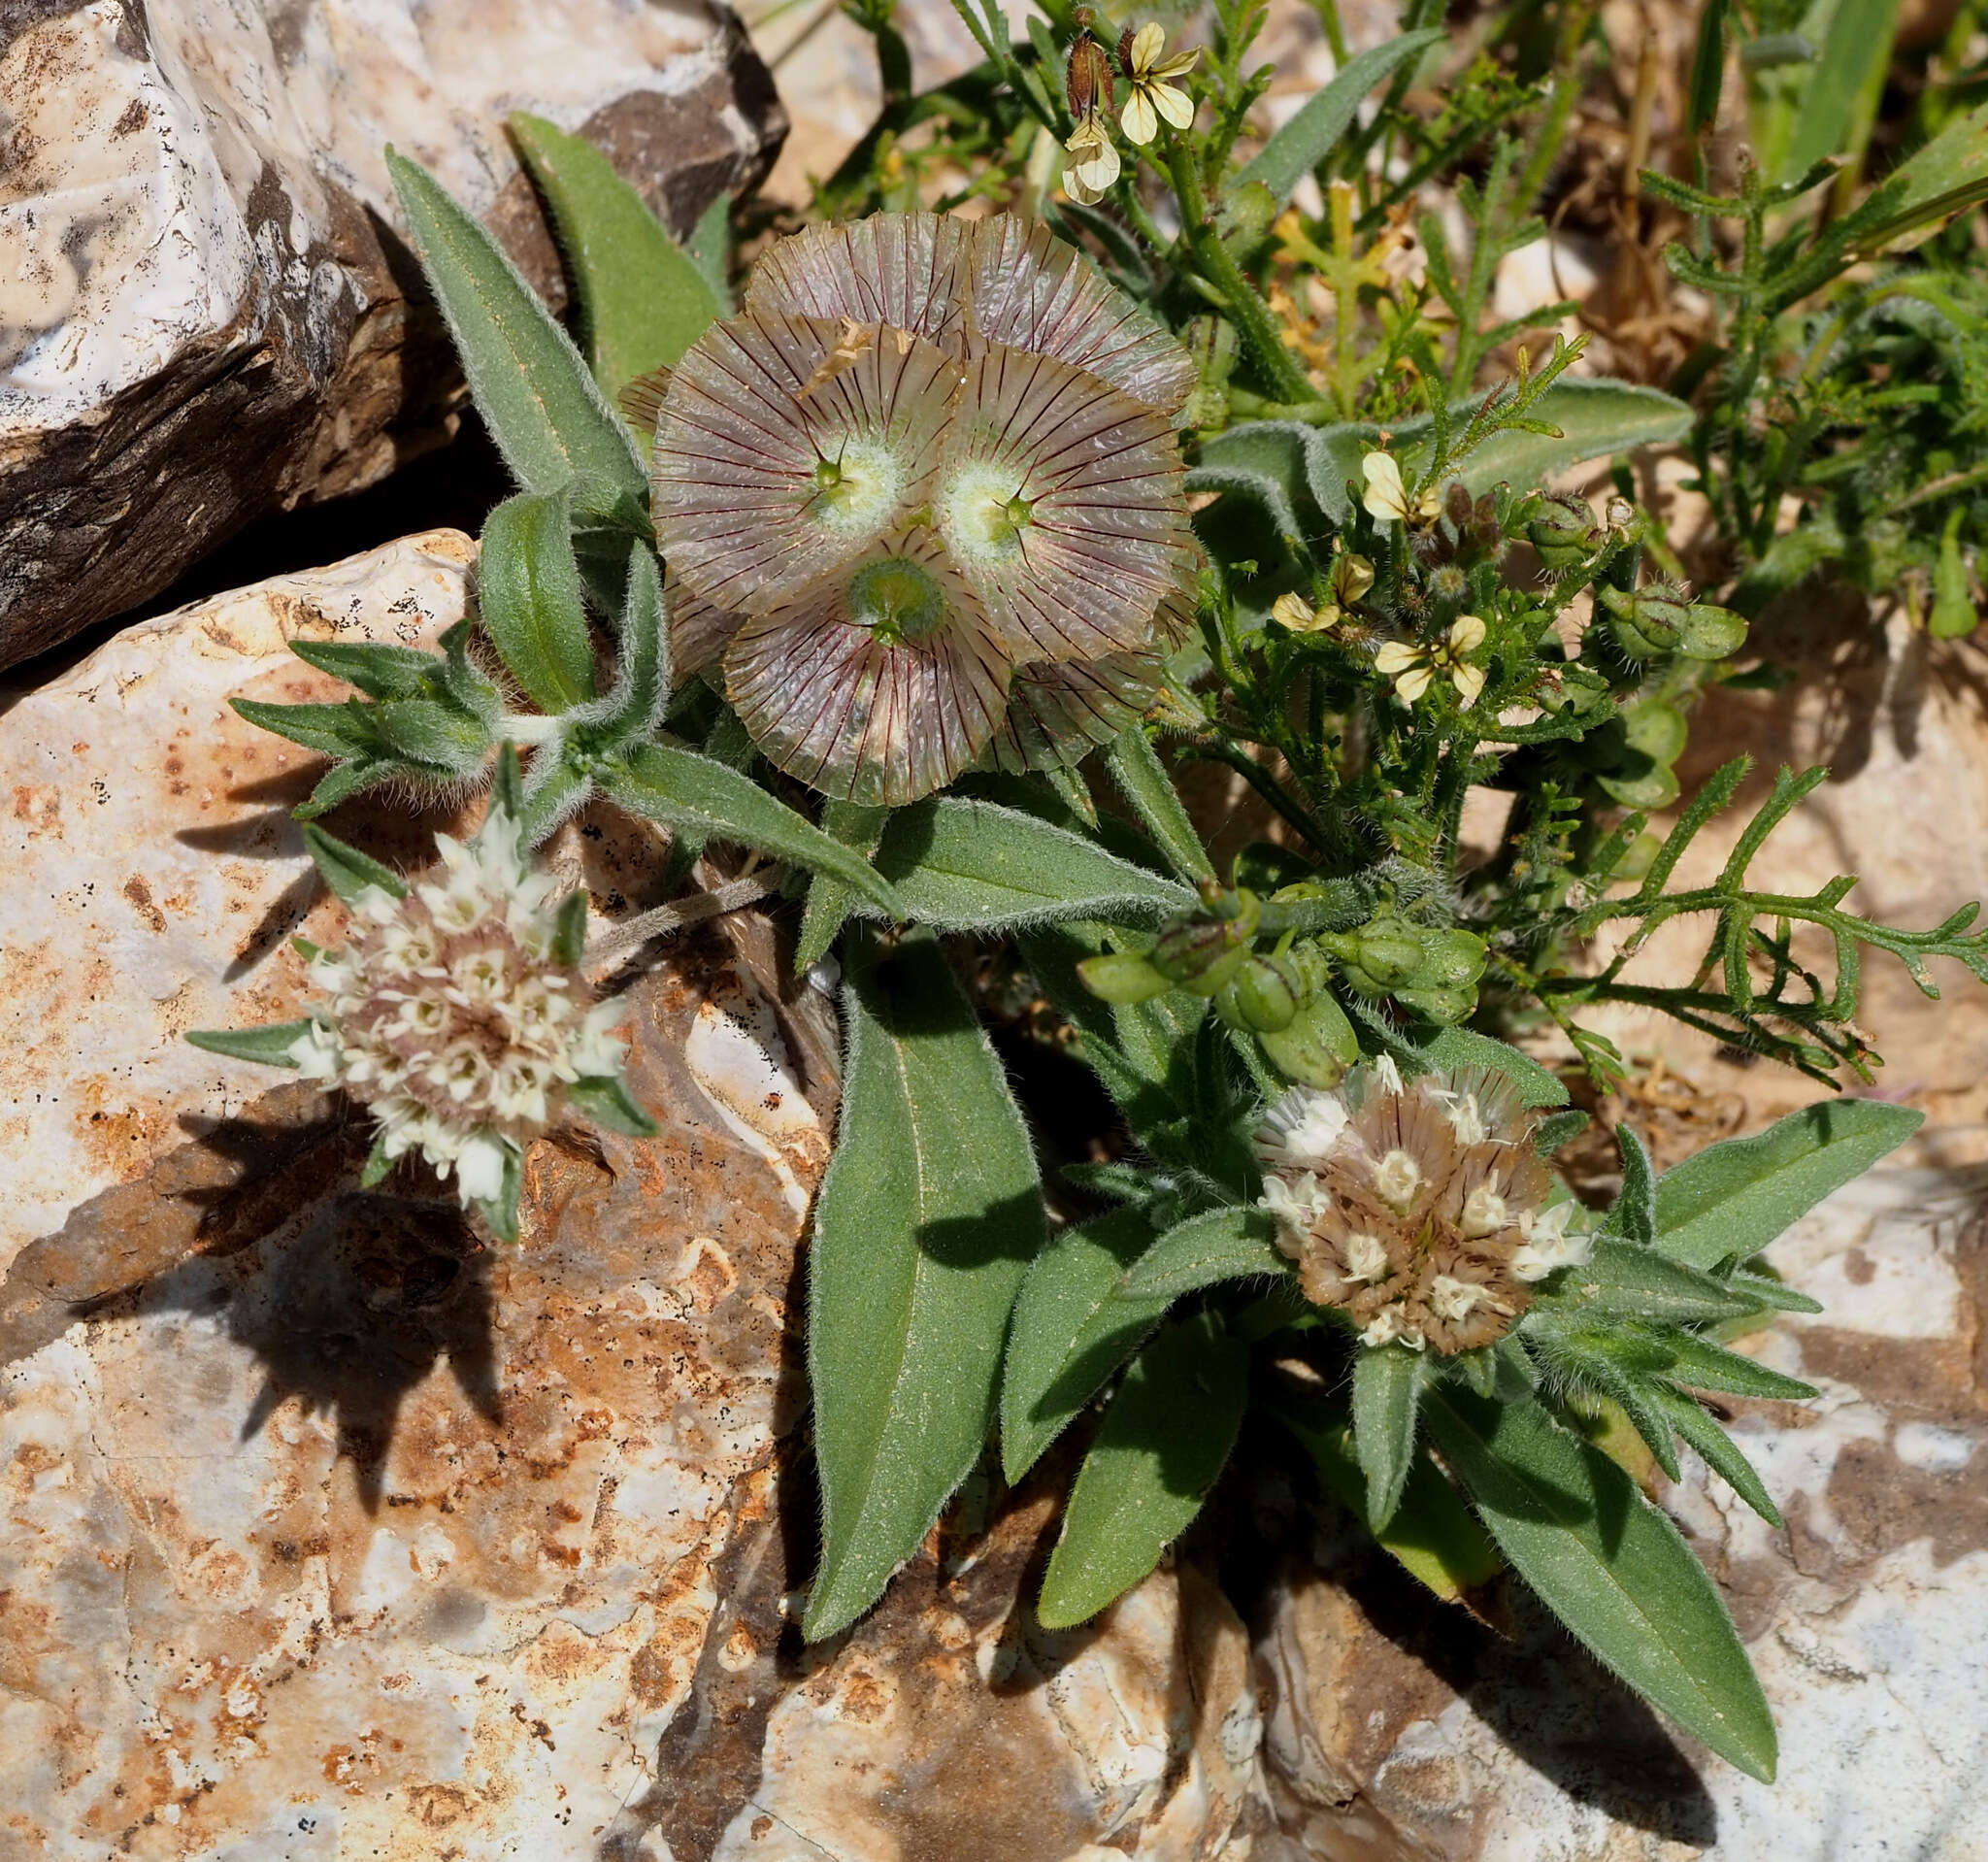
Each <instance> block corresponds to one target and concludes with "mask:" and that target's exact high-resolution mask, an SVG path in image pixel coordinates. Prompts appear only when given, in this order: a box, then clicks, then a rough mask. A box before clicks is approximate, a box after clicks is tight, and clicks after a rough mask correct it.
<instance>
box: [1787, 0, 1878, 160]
mask: <svg viewBox="0 0 1988 1862" xmlns="http://www.w3.org/2000/svg"><path fill="white" fill-rule="evenodd" d="M1898 24H1899V0H1836V7H1835V11H1834V12H1833V13H1832V15H1831V16H1830V22H1829V30H1828V32H1827V33H1826V34H1825V35H1824V37H1823V42H1822V51H1821V55H1820V56H1819V57H1818V58H1817V59H1816V61H1815V63H1814V64H1813V65H1811V66H1809V67H1808V69H1807V70H1806V73H1805V74H1804V75H1803V81H1802V84H1801V92H1802V102H1801V107H1800V108H1799V109H1798V110H1797V111H1796V112H1795V113H1794V118H1793V124H1792V134H1791V135H1790V137H1789V140H1788V148H1787V152H1786V153H1785V154H1784V155H1783V156H1782V157H1781V166H1780V173H1779V174H1778V175H1776V176H1775V177H1773V179H1774V180H1776V181H1781V182H1791V181H1793V180H1794V179H1795V178H1796V177H1797V176H1799V175H1803V174H1806V172H1807V171H1808V170H1809V169H1810V168H1812V167H1813V166H1814V165H1815V164H1816V163H1817V162H1818V161H1821V160H1822V159H1823V158H1824V157H1825V156H1828V155H1842V156H1845V157H1847V158H1848V159H1849V160H1850V161H1851V162H1852V163H1853V164H1855V165H1857V166H1861V165H1862V157H1863V153H1864V145H1865V144H1866V142H1867V141H1869V139H1870V136H1871V124H1872V118H1873V117H1874V116H1876V114H1877V100H1878V94H1879V92H1880V91H1881V90H1882V88H1883V86H1884V75H1885V72H1886V70H1887V68H1888V67H1889V66H1890V64H1891V46H1892V40H1893V38H1894V37H1895V36H1896V35H1897V32H1898Z"/></svg>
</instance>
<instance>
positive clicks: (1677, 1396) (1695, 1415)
mask: <svg viewBox="0 0 1988 1862" xmlns="http://www.w3.org/2000/svg"><path fill="white" fill-rule="evenodd" d="M1651 1397H1652V1400H1653V1401H1654V1402H1655V1404H1656V1406H1657V1408H1658V1409H1659V1410H1660V1411H1661V1412H1662V1413H1663V1414H1664V1415H1665V1416H1666V1418H1667V1419H1668V1420H1669V1421H1670V1424H1671V1426H1672V1427H1673V1429H1675V1430H1676V1431H1677V1433H1678V1434H1679V1435H1680V1436H1682V1437H1683V1438H1684V1440H1685V1442H1686V1443H1687V1444H1688V1445H1689V1446H1692V1447H1694V1448H1696V1449H1697V1450H1698V1452H1699V1453H1700V1454H1701V1455H1702V1456H1703V1457H1704V1458H1705V1464H1706V1467H1708V1468H1709V1469H1710V1470H1711V1471H1712V1472H1713V1473H1714V1474H1715V1475H1717V1476H1718V1477H1719V1478H1720V1479H1721V1480H1724V1481H1725V1483H1726V1484H1727V1485H1728V1486H1729V1487H1731V1488H1732V1489H1733V1491H1734V1492H1735V1493H1737V1494H1738V1495H1739V1498H1740V1499H1742V1500H1743V1501H1745V1502H1746V1504H1747V1505H1748V1506H1749V1507H1751V1508H1752V1509H1753V1511H1754V1512H1755V1513H1759V1514H1760V1516H1761V1517H1762V1518H1763V1519H1765V1520H1766V1521H1767V1522H1768V1524H1769V1525H1771V1526H1773V1528H1774V1529H1775V1531H1777V1532H1778V1531H1779V1530H1780V1526H1781V1510H1780V1509H1779V1508H1778V1507H1777V1506H1775V1505H1774V1503H1773V1495H1772V1494H1770V1493H1769V1492H1768V1490H1767V1488H1766V1487H1765V1486H1764V1485H1763V1484H1762V1482H1761V1479H1760V1476H1759V1474H1758V1473H1757V1472H1755V1470H1754V1466H1753V1463H1752V1462H1750V1461H1749V1460H1747V1458H1746V1457H1745V1455H1743V1454H1742V1453H1740V1451H1739V1444H1738V1443H1737V1442H1735V1441H1734V1440H1733V1438H1732V1437H1731V1436H1729V1435H1728V1434H1727V1433H1726V1432H1725V1430H1724V1429H1722V1428H1720V1427H1719V1425H1718V1422H1717V1421H1716V1419H1715V1418H1713V1417H1712V1416H1710V1415H1708V1414H1707V1413H1706V1409H1705V1406H1704V1405H1703V1404H1701V1403H1700V1402H1699V1401H1698V1399H1697V1398H1696V1397H1692V1396H1687V1395H1686V1394H1685V1393H1684V1392H1683V1391H1682V1390H1654V1391H1652V1392H1651Z"/></svg>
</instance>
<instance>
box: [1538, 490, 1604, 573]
mask: <svg viewBox="0 0 1988 1862" xmlns="http://www.w3.org/2000/svg"><path fill="white" fill-rule="evenodd" d="M1526 541H1527V542H1528V543H1529V544H1531V545H1532V546H1533V548H1534V549H1536V550H1538V551H1539V553H1540V560H1541V562H1542V563H1543V564H1545V566H1546V567H1547V568H1548V569H1554V570H1559V569H1572V568H1573V567H1574V564H1575V563H1577V562H1581V561H1584V560H1585V559H1586V558H1587V557H1588V556H1590V555H1592V554H1593V553H1594V549H1595V542H1596V531H1595V519H1594V514H1593V513H1592V512H1590V511H1589V510H1588V508H1587V506H1586V505H1585V504H1583V503H1582V502H1581V501H1580V500H1579V499H1578V498H1570V497H1565V496H1562V495H1560V494H1558V493H1556V494H1555V495H1553V496H1552V497H1548V498H1542V499H1541V501H1540V508H1539V510H1538V511H1536V512H1535V513H1534V514H1533V515H1532V518H1531V520H1530V521H1529V522H1528V523H1527V525H1526Z"/></svg>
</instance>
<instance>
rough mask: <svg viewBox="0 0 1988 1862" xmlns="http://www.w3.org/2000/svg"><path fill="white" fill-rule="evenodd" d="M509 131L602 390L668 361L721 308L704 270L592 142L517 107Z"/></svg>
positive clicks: (675, 359) (615, 387) (679, 354)
mask: <svg viewBox="0 0 1988 1862" xmlns="http://www.w3.org/2000/svg"><path fill="white" fill-rule="evenodd" d="M511 133H512V135H513V136H514V137H515V138H516V139H517V146H518V149H519V150H520V151H521V152H522V153H523V155H524V159H525V165H526V166H527V167H528V168H529V169H530V170H531V176H532V180H533V181H534V182H536V183H538V188H539V192H540V193H542V194H543V195H544V196H545V197H546V203H547V206H548V207H549V208H550V209H551V211H552V227H553V231H554V232H556V233H557V234H558V236H559V249H560V250H561V251H562V252H563V253H564V254H565V255H566V264H567V268H568V271H569V272H570V274H571V275H572V278H573V285H574V295H575V296H576V297H578V298H579V300H580V317H581V326H582V328H583V329H584V331H585V340H586V347H587V351H588V353H589V354H590V355H591V356H592V357H593V365H594V375H595V377H596V379H597V380H598V381H599V382H600V384H601V386H602V388H603V389H605V390H606V392H607V393H608V394H609V395H611V396H612V395H613V394H614V393H615V392H616V391H617V390H619V389H620V388H621V387H623V386H624V385H625V384H626V383H628V382H632V381H634V380H635V378H636V377H637V376H638V375H646V374H648V373H649V371H651V370H652V369H663V368H675V367H676V366H677V363H678V362H679V360H680V359H681V357H682V354H683V351H684V350H685V349H688V348H689V347H690V346H691V344H693V343H695V342H696V341H697V339H698V338H699V337H700V336H702V335H703V334H704V332H705V331H706V330H707V329H708V328H709V327H710V326H711V324H712V321H713V320H714V319H716V318H717V317H720V316H724V315H725V308H726V307H725V305H724V303H723V301H722V299H721V297H720V295H719V293H718V292H717V291H715V290H713V289H712V282H711V279H710V277H709V275H708V274H707V273H706V271H705V270H704V268H703V267H702V266H701V265H699V264H698V262H697V260H696V259H694V258H692V257H691V256H690V254H689V253H687V252H686V251H684V249H682V247H680V246H679V245H678V244H677V242H676V241H675V240H674V239H672V238H671V237H670V231H669V228H668V227H666V226H665V225H664V224H663V223H662V221H661V220H659V219H657V218H656V216H655V215H653V214H652V213H650V212H649V209H648V204H647V202H646V201H645V200H644V199H643V197H642V196H641V195H640V194H639V193H637V192H636V190H635V189H634V188H633V187H631V186H630V185H629V184H628V183H627V182H625V181H623V180H622V179H621V177H620V175H618V174H617V173H616V172H615V169H614V165H613V162H611V161H610V160H609V159H608V158H607V156H605V155H604V154H602V153H601V151H600V150H598V149H596V148H595V147H594V146H593V145H592V144H591V143H589V142H587V141H585V140H584V139H583V138H581V137H579V136H569V135H568V134H567V133H566V132H565V131H564V130H563V129H559V128H556V127H555V126H554V125H553V124H551V123H548V122H547V120H546V119H545V118H544V117H543V116H527V115H526V114H525V113H524V112H522V111H518V112H515V113H514V114H513V116H512V117H511ZM702 230H704V229H703V228H702V226H700V231H702Z"/></svg>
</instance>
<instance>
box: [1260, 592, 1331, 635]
mask: <svg viewBox="0 0 1988 1862" xmlns="http://www.w3.org/2000/svg"><path fill="white" fill-rule="evenodd" d="M1270 617H1271V619H1273V620H1274V621H1276V623H1277V625H1278V626H1280V627H1287V628H1289V629H1290V631H1291V632H1292V633H1294V634H1322V633H1324V632H1325V631H1326V629H1327V628H1329V627H1337V626H1338V625H1339V624H1340V611H1339V605H1338V604H1337V603H1336V602H1330V601H1329V602H1327V603H1326V604H1325V606H1324V607H1323V608H1313V607H1312V605H1311V604H1310V603H1309V601H1307V600H1306V599H1305V597H1304V596H1303V595H1300V594H1295V593H1293V594H1288V595H1279V596H1278V597H1277V598H1276V601H1274V602H1272V603H1271V605H1270Z"/></svg>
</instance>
